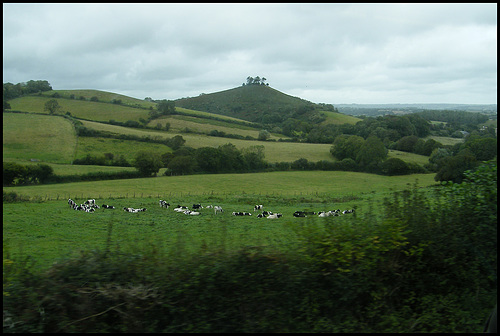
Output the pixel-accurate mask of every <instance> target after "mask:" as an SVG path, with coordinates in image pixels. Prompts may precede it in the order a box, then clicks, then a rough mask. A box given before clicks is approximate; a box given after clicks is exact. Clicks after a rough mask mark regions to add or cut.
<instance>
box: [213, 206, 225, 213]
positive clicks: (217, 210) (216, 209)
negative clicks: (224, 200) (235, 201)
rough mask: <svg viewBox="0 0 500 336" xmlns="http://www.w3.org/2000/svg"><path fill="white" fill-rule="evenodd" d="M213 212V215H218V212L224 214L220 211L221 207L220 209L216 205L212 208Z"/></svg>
mask: <svg viewBox="0 0 500 336" xmlns="http://www.w3.org/2000/svg"><path fill="white" fill-rule="evenodd" d="M214 212H215V214H216V215H217V213H218V212H220V213H223V212H224V210H222V207H220V206H218V205H215V206H214Z"/></svg>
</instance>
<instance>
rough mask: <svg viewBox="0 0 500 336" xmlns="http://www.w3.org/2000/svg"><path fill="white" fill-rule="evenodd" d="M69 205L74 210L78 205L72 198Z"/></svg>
mask: <svg viewBox="0 0 500 336" xmlns="http://www.w3.org/2000/svg"><path fill="white" fill-rule="evenodd" d="M68 204H69V206H70V207H72V208H74V207H75V205H76V203H75V201H73V200H72V199H71V198H68Z"/></svg>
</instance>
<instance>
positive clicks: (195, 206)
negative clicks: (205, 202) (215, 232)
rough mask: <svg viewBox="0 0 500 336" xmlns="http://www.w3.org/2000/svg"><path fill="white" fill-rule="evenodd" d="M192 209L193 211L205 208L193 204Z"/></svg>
mask: <svg viewBox="0 0 500 336" xmlns="http://www.w3.org/2000/svg"><path fill="white" fill-rule="evenodd" d="M192 208H193V210H200V209H203V207H202V206H201V204H193V206H192Z"/></svg>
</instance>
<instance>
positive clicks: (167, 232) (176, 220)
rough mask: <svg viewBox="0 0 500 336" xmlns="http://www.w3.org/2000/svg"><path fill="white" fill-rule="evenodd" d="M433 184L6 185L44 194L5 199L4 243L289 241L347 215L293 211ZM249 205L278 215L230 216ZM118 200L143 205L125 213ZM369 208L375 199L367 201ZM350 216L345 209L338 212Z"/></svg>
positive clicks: (59, 252) (34, 249) (334, 180)
mask: <svg viewBox="0 0 500 336" xmlns="http://www.w3.org/2000/svg"><path fill="white" fill-rule="evenodd" d="M416 181H418V182H417V183H418V186H421V187H426V186H430V185H434V180H433V176H432V175H431V174H428V175H411V176H395V177H387V176H378V175H370V174H363V173H350V172H275V173H260V174H224V175H191V176H177V177H156V178H148V179H133V180H119V181H98V182H80V183H65V184H57V185H40V186H26V187H11V188H4V190H5V191H7V192H10V191H14V192H16V193H18V194H22V195H27V196H31V197H35V198H36V197H39V199H45V198H49V199H51V200H47V201H43V200H42V201H41V202H27V203H15V204H10V203H6V204H3V221H4V225H3V237H4V239H3V243H4V251H5V250H7V251H8V252H9V253H11V254H12V255H24V256H27V255H31V256H33V257H35V259H36V260H37V261H38V262H39V263H40V265H41V266H43V265H47V264H48V263H51V262H53V261H54V260H56V259H58V258H61V257H67V256H68V255H71V254H72V253H76V252H78V251H79V250H92V249H102V248H104V247H105V246H106V241H107V237H108V232H109V231H108V230H109V227H110V225H112V233H111V245H110V246H111V248H121V249H133V248H137V249H139V248H140V247H147V246H148V245H149V244H153V243H154V244H156V246H161V247H162V248H165V249H166V251H167V252H171V253H188V252H196V251H198V250H199V249H200V248H202V247H203V246H205V247H207V246H210V247H216V248H225V249H236V248H240V247H243V246H269V247H273V248H276V249H279V250H283V249H290V248H293V247H294V246H295V244H296V243H297V240H296V239H297V238H296V237H295V234H294V232H295V231H294V230H293V228H294V226H296V225H305V224H307V225H335V223H336V222H338V221H344V220H351V219H350V217H331V218H317V217H309V218H295V217H293V216H292V214H293V212H294V211H296V210H310V211H327V210H334V209H341V210H345V209H351V208H356V216H357V218H358V219H362V218H363V216H368V215H369V214H370V211H373V208H374V205H375V204H376V203H377V202H380V201H381V200H382V199H383V197H384V196H388V195H389V193H390V192H392V191H395V190H401V189H406V188H409V184H414V183H415V182H416ZM68 197H71V198H72V199H73V200H75V201H76V202H77V203H83V202H84V201H85V200H87V199H89V198H95V199H96V201H97V203H98V205H102V204H109V205H113V206H115V207H116V209H113V210H109V209H98V210H96V212H94V213H86V212H83V211H75V210H72V209H71V208H70V207H69V205H68V204H67V199H68ZM160 199H163V200H166V201H168V202H169V203H170V204H171V205H172V206H173V207H175V206H176V205H178V204H179V205H185V206H188V207H191V206H192V204H194V203H201V204H202V205H204V206H207V205H219V206H222V208H223V209H224V213H223V214H218V215H215V214H214V212H213V210H212V209H202V210H201V211H200V212H201V215H200V216H188V215H185V214H182V213H177V212H174V211H173V207H171V208H169V209H164V208H160V207H159V204H158V201H159V200H160ZM255 204H263V205H264V209H265V210H268V211H273V212H279V213H282V214H283V217H282V218H280V219H277V220H271V219H267V218H257V217H256V214H257V213H256V212H254V215H253V216H242V217H236V216H232V214H231V213H232V212H233V211H245V212H253V206H254V205H255ZM123 207H134V208H142V207H145V208H147V211H146V212H140V213H127V212H124V211H123V210H122V208H123ZM375 208H376V207H375ZM346 216H348V215H346Z"/></svg>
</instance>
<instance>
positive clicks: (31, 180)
mask: <svg viewBox="0 0 500 336" xmlns="http://www.w3.org/2000/svg"><path fill="white" fill-rule="evenodd" d="M53 175H54V170H53V169H52V167H50V166H49V165H46V164H40V163H38V164H36V165H21V164H18V163H15V162H4V163H3V185H4V186H12V185H25V184H40V183H46V182H47V181H48V180H49V179H51V178H52V177H53Z"/></svg>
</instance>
